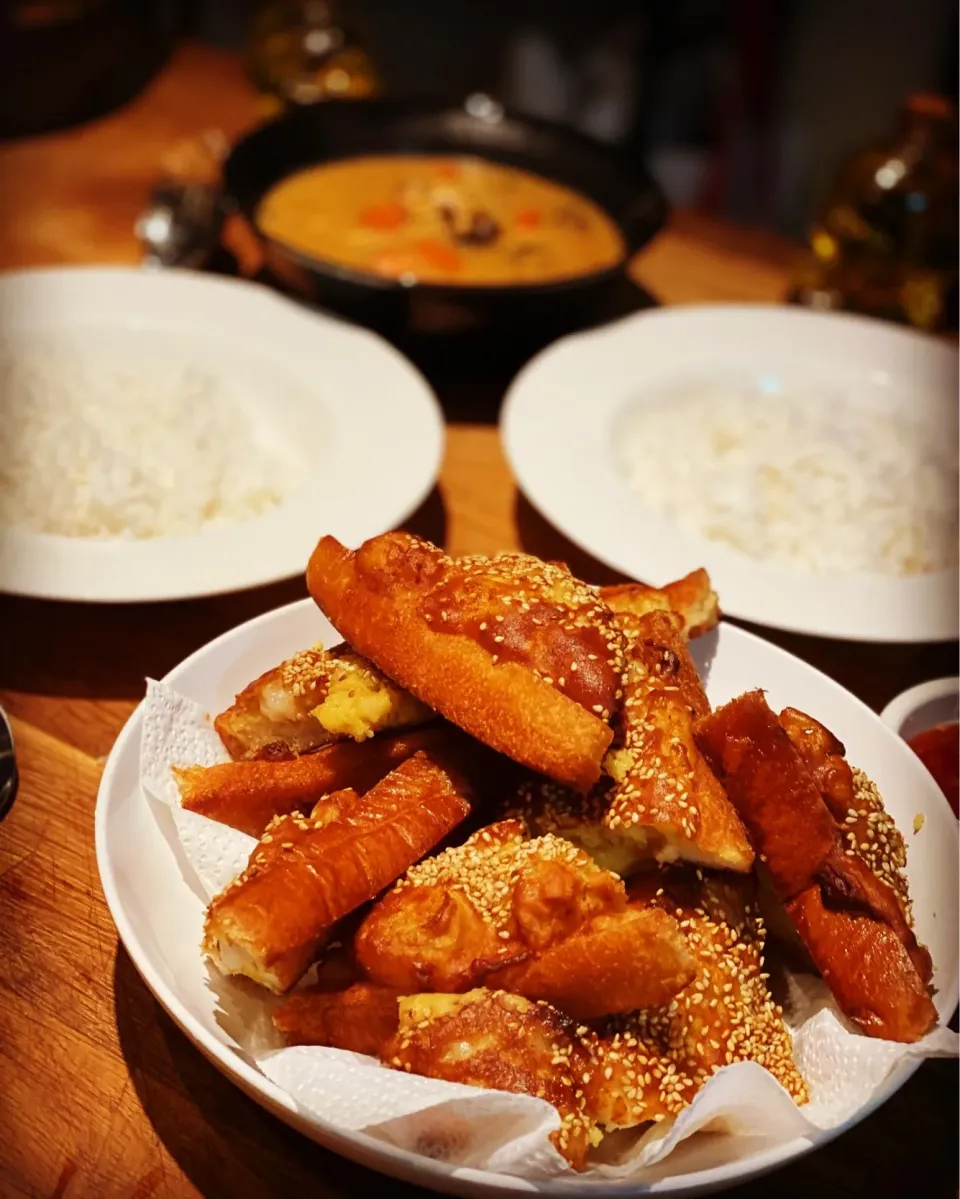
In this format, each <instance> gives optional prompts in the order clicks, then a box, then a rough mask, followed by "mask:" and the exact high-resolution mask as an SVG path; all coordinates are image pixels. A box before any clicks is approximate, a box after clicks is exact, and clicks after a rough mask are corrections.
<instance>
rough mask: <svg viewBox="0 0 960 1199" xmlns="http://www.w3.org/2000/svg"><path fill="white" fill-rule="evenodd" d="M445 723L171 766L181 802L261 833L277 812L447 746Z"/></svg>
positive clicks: (366, 782)
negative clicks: (283, 756)
mask: <svg viewBox="0 0 960 1199" xmlns="http://www.w3.org/2000/svg"><path fill="white" fill-rule="evenodd" d="M452 732H453V730H452V729H451V726H449V725H446V726H444V725H427V726H425V727H424V728H420V729H411V730H410V731H409V732H405V733H397V734H395V735H393V736H390V735H386V734H385V735H382V736H379V737H374V738H373V739H372V740H371V741H364V742H362V743H358V742H355V741H338V742H336V743H335V744H333V745H327V746H325V747H324V748H323V749H319V750H317V751H316V753H310V754H303V755H302V756H301V757H297V758H291V759H289V760H283V761H261V760H241V761H234V762H222V763H220V764H219V765H216V766H187V767H184V768H180V767H174V768H173V774H174V778H175V779H176V782H177V786H178V788H179V790H180V797H181V802H182V804H183V806H184V807H185V808H186V809H187V810H188V811H190V812H198V813H199V814H200V815H201V816H207V817H209V818H210V819H211V820H217V821H219V822H220V823H221V824H228V825H230V826H231V828H236V829H239V830H240V831H241V832H243V833H249V834H250V835H251V836H252V837H260V836H262V834H263V833H264V831H265V830H266V827H267V825H268V824H269V823H270V821H271V820H273V818H274V817H275V816H284V815H289V814H290V813H291V812H303V811H309V809H310V808H311V807H312V806H313V805H314V804H315V803H316V802H317V800H319V799H322V798H323V796H325V795H329V794H330V793H331V792H332V791H341V790H343V789H344V788H347V787H349V788H351V789H352V790H354V791H357V792H359V793H360V794H363V793H364V792H366V791H369V790H370V788H371V787H372V786H374V784H375V783H378V782H379V781H380V780H381V779H382V778H383V777H384V775H386V774H389V772H390V771H391V770H393V769H394V767H396V766H399V765H400V763H401V762H404V761H406V759H407V758H409V757H412V756H413V754H415V753H416V752H417V751H418V750H427V751H437V750H440V749H442V748H443V747H444V746H445V745H448V744H449V743H450V740H451V733H452Z"/></svg>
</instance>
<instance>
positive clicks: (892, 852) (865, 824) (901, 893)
mask: <svg viewBox="0 0 960 1199" xmlns="http://www.w3.org/2000/svg"><path fill="white" fill-rule="evenodd" d="M777 719H778V720H779V722H780V727H781V728H782V729H783V730H784V732H785V733H786V734H787V736H788V737H789V738H790V741H791V742H792V744H793V747H794V749H795V750H796V751H797V753H798V754H799V756H800V758H801V760H802V761H803V763H804V764H805V765H806V766H807V768H808V769H809V770H810V772H811V774H812V775H813V779H814V782H815V783H816V785H817V787H818V789H819V791H820V795H821V797H822V799H823V802H824V803H825V804H826V805H827V807H828V808H829V809H830V813H831V815H832V816H833V818H834V820H835V821H836V822H837V824H838V825H839V826H840V838H841V840H842V841H843V843H844V848H845V850H846V851H847V854H848V856H853V855H857V856H859V857H860V858H862V859H863V861H864V863H865V864H866V865H867V866H868V867H869V869H870V870H871V871H872V872H873V873H874V874H875V875H876V877H877V878H878V879H880V881H881V882H884V883H886V884H887V885H888V886H889V887H891V888H892V889H893V891H894V893H895V894H896V896H897V898H898V899H899V901H900V906H901V907H902V909H903V913H904V916H905V918H906V920H907V922H908V923H911V904H910V892H909V885H908V883H907V876H906V874H905V873H904V868H905V867H906V864H907V847H906V843H905V842H904V840H903V835H902V833H901V832H900V830H899V829H898V828H897V826H896V825H895V824H894V822H893V820H892V819H891V818H890V816H889V815H888V814H887V810H886V808H885V807H884V805H883V797H882V796H881V795H880V792H879V791H878V790H877V787H876V785H875V784H874V783H872V782H871V781H870V779H869V778H868V777H867V776H866V775H865V774H864V772H863V771H862V770H858V769H857V768H856V767H855V766H851V765H850V763H849V762H848V761H847V759H846V757H845V754H846V750H845V749H844V747H843V743H842V742H841V741H839V740H838V739H837V738H836V737H835V736H834V735H833V733H831V732H830V730H829V729H828V728H826V727H825V726H824V725H822V724H821V723H820V722H819V721H818V720H814V718H813V717H812V716H808V715H807V714H806V713H805V712H800V711H798V710H797V709H796V708H784V709H783V711H782V712H781V713H780V715H779V716H778V717H777Z"/></svg>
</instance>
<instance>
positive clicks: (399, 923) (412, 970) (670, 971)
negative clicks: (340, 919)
mask: <svg viewBox="0 0 960 1199" xmlns="http://www.w3.org/2000/svg"><path fill="white" fill-rule="evenodd" d="M355 950H356V955H357V960H358V962H359V963H360V965H361V967H362V968H363V969H364V971H365V972H366V974H367V975H368V977H369V978H371V979H372V980H373V981H374V982H378V983H381V984H383V985H387V986H394V987H398V988H400V989H402V990H405V991H407V992H414V991H453V992H456V991H466V990H469V989H470V988H471V987H475V986H477V985H479V984H480V983H482V982H484V981H485V980H488V981H489V984H490V985H491V986H496V987H498V988H502V989H505V990H510V991H514V992H516V993H518V994H521V995H526V996H528V997H530V998H533V999H545V1000H548V1001H549V1002H551V1003H554V1004H556V1005H558V1006H560V1007H562V1008H563V1010H564V1011H566V1012H568V1014H570V1015H576V1016H578V1017H580V1016H586V1015H591V1016H593V1015H598V1014H604V1013H606V1012H613V1011H629V1010H631V1009H632V1008H635V1007H638V1006H641V1005H643V1004H648V1003H661V1002H665V1001H666V1000H667V999H669V997H670V996H671V995H673V994H675V993H676V992H677V991H678V990H679V989H680V988H681V987H682V986H684V985H685V983H686V982H687V981H689V979H690V977H692V969H693V965H692V961H691V959H690V957H689V954H688V952H687V949H686V945H685V943H684V939H683V937H682V935H681V934H680V931H679V929H678V928H677V926H676V922H675V921H673V920H672V919H671V918H663V917H662V914H659V913H658V914H656V915H653V916H651V915H650V914H649V913H645V914H639V913H636V912H630V911H628V910H627V904H626V895H625V891H624V887H623V883H622V882H621V881H620V879H618V878H617V877H616V876H615V875H613V874H610V873H609V872H608V871H605V870H601V869H600V868H599V867H598V866H596V864H595V863H594V862H592V861H591V859H590V858H589V857H588V856H587V855H586V854H584V853H583V852H582V851H580V850H578V849H577V848H576V847H575V846H573V845H571V844H570V843H569V842H567V841H563V840H561V839H560V838H558V837H552V836H547V837H539V838H535V839H533V840H530V839H528V837H527V830H526V829H525V828H524V826H523V825H522V824H520V823H519V822H517V821H501V822H500V823H498V824H494V825H490V826H489V827H488V828H485V829H481V830H480V831H479V832H477V833H475V834H474V835H473V836H472V837H470V838H469V840H468V841H466V842H465V843H464V844H463V845H461V846H457V847H455V848H452V849H448V850H446V851H445V852H444V853H442V854H439V855H438V856H437V857H435V858H429V859H427V860H426V861H424V862H421V863H420V864H419V865H418V866H415V867H413V868H412V869H411V870H409V871H408V872H407V875H406V876H405V877H404V878H403V879H401V880H400V882H399V883H398V884H397V885H396V887H394V889H393V890H392V891H390V892H389V893H388V894H387V895H386V896H385V897H384V898H383V899H382V900H381V901H380V902H379V903H378V904H377V905H376V906H375V907H374V909H373V910H372V911H371V912H370V914H369V915H368V916H367V917H366V919H365V920H364V922H363V924H362V925H361V928H360V931H359V933H358V935H357V938H356V941H355Z"/></svg>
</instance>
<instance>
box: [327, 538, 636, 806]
mask: <svg viewBox="0 0 960 1199" xmlns="http://www.w3.org/2000/svg"><path fill="white" fill-rule="evenodd" d="M551 572H552V573H551ZM307 585H308V587H309V589H310V593H311V595H312V596H313V598H314V600H315V601H316V602H317V604H318V605H319V606H320V608H321V609H322V610H323V612H324V613H325V615H326V616H327V617H328V618H329V619H330V621H331V622H332V623H333V624H334V625H335V626H336V628H337V629H338V630H339V632H340V633H341V635H342V636H344V637H345V638H347V640H348V641H349V642H350V643H351V644H352V645H353V646H354V647H355V648H356V649H357V650H358V651H360V652H361V653H363V654H365V655H366V656H367V657H368V658H370V660H371V661H373V662H374V663H375V664H376V665H377V666H378V667H379V668H380V669H381V670H382V671H383V672H384V673H385V674H386V675H388V676H389V677H390V678H391V679H393V680H395V681H396V682H397V683H398V684H399V685H400V686H402V687H404V688H406V689H407V690H408V691H410V692H411V693H412V694H414V695H415V696H417V698H418V699H420V700H421V701H422V702H423V703H425V704H427V705H429V706H430V707H431V708H434V709H435V710H436V711H438V712H440V713H442V714H443V715H444V716H445V717H446V718H447V719H448V720H450V721H452V722H453V723H454V724H457V725H459V726H460V727H461V728H463V729H465V730H466V731H467V732H469V733H471V734H472V735H473V736H474V737H476V738H477V739H478V740H480V741H482V742H484V743H485V744H487V745H489V746H491V747H492V748H494V749H497V750H499V751H500V752H501V753H503V754H506V755H507V756H508V757H511V758H513V759H514V760H515V761H518V762H521V763H522V764H524V765H527V766H530V767H531V768H533V769H534V770H537V771H539V772H540V773H543V774H546V775H548V776H549V777H551V778H555V779H557V780H558V781H560V782H564V783H567V784H568V785H569V786H572V787H574V788H575V789H576V790H579V791H586V790H588V789H589V787H590V786H592V784H593V783H594V782H595V781H596V779H597V778H598V777H599V774H600V763H601V760H602V758H603V754H604V751H605V750H606V748H607V746H608V745H609V744H610V741H611V739H612V736H613V733H612V730H611V728H610V726H609V724H608V719H609V717H610V716H611V714H612V708H613V705H614V704H615V703H616V702H618V698H619V697H618V695H617V694H616V692H617V690H618V689H619V668H620V659H619V657H618V654H619V645H618V642H617V640H616V633H615V632H613V631H611V629H610V628H608V627H607V626H606V625H605V624H604V621H608V623H609V618H610V617H611V616H612V614H611V613H610V612H609V610H608V609H607V608H606V606H605V605H603V604H602V603H601V601H599V600H598V599H597V597H596V593H595V592H593V591H592V589H590V588H586V587H585V585H580V584H577V583H576V580H573V578H572V576H570V575H567V574H565V573H564V572H562V571H560V570H559V569H558V568H556V567H547V566H546V565H545V564H543V563H538V562H537V560H536V559H529V558H523V559H522V561H521V560H520V557H519V556H514V559H511V560H510V561H509V562H504V561H503V560H501V559H492V560H483V561H480V560H478V559H470V560H461V561H459V562H458V561H457V560H454V559H450V558H448V557H447V556H446V555H444V554H442V553H441V551H439V550H437V549H436V547H434V546H431V545H429V543H426V542H422V541H419V540H418V539H416V538H413V537H410V536H409V535H406V534H384V535H383V536H381V537H376V538H373V539H371V540H370V541H368V542H366V543H365V544H364V545H363V546H362V547H361V548H360V549H359V550H358V551H356V552H355V553H351V552H350V551H348V550H346V549H345V548H344V547H343V546H342V545H341V544H340V543H339V542H338V541H336V540H335V539H334V538H332V537H325V538H323V539H322V540H321V541H320V542H319V544H318V545H317V547H316V549H315V550H314V553H313V555H312V557H311V559H310V564H309V566H308V569H307ZM558 592H560V593H561V598H560V599H559V600H557V599H556V594H557V593H558ZM447 595H449V597H450V599H449V604H448V605H447V604H445V602H444V598H443V597H444V596H447ZM488 595H489V596H492V597H493V598H491V599H490V601H489V604H488V605H487V606H485V605H486V604H487V600H486V597H487V596H488ZM471 605H472V606H471ZM594 612H595V613H596V614H597V618H596V619H594V618H593V615H592V614H593V613H594ZM458 620H459V623H458ZM500 626H503V627H504V629H505V630H506V631H504V632H498V631H497V629H498V627H500ZM445 629H446V630H458V629H463V630H465V631H444V630H445ZM604 638H606V639H607V640H606V641H605V640H604ZM605 654H606V655H607V656H608V657H609V663H608V662H606V661H604V655H605ZM511 655H512V657H511ZM554 663H557V665H554ZM564 663H566V665H564ZM548 680H549V681H548ZM584 694H588V695H589V698H590V700H591V701H593V702H591V703H590V704H589V708H587V707H584V706H583V704H582V703H581V702H578V701H577V699H575V698H573V696H574V695H580V696H582V695H584ZM593 709H596V710H595V711H594V710H593Z"/></svg>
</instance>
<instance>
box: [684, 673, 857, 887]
mask: <svg viewBox="0 0 960 1199" xmlns="http://www.w3.org/2000/svg"><path fill="white" fill-rule="evenodd" d="M695 733H696V739H697V743H698V745H699V746H700V748H701V749H702V750H703V753H704V755H705V756H706V759H707V761H708V762H709V764H710V766H711V768H712V770H713V772H714V774H715V775H716V776H717V778H719V779H720V781H721V782H722V783H723V785H724V787H725V788H726V791H727V795H728V796H729V797H730V799H731V800H732V801H733V804H734V806H735V807H736V809H737V811H738V812H739V814H740V817H741V819H742V820H743V822H744V824H745V825H746V826H747V828H748V829H749V831H750V837H751V840H752V841H753V844H754V847H755V848H756V850H757V852H758V853H759V854H760V855H761V857H762V859H763V860H764V861H765V862H766V865H767V869H768V870H769V872H770V876H771V878H772V879H773V883H774V886H775V887H776V889H777V893H778V895H779V896H780V897H781V899H786V898H788V897H789V896H791V895H795V894H796V893H797V892H798V891H800V890H802V889H803V888H804V887H805V886H806V885H807V884H808V883H809V882H810V880H811V879H812V878H813V876H814V874H815V873H816V871H817V869H818V867H819V866H820V863H821V862H823V860H824V859H825V858H826V857H827V855H828V854H829V853H830V851H831V849H832V848H833V845H834V842H835V841H836V838H837V825H836V822H835V821H834V819H833V817H832V816H831V814H830V811H829V809H828V808H827V806H826V804H825V803H824V802H823V799H822V797H821V795H820V791H819V789H818V787H817V785H816V783H815V782H814V779H813V776H812V775H811V773H810V771H809V770H808V769H807V768H806V767H805V766H804V764H803V762H802V761H801V759H800V756H799V754H798V753H797V751H796V749H795V748H794V746H793V743H792V742H791V740H790V738H789V737H788V736H787V734H786V733H785V732H784V730H783V729H782V728H781V726H780V723H779V721H778V720H777V718H776V716H775V715H774V713H773V712H772V711H771V710H770V708H769V706H768V705H767V701H766V700H765V699H764V696H763V692H762V691H750V692H747V693H746V694H745V695H741V696H740V697H739V699H735V700H731V701H730V703H728V704H724V705H723V707H722V708H718V709H717V710H716V711H715V712H713V713H711V714H710V715H709V716H704V717H701V718H700V719H699V720H698V721H697V723H696V726H695Z"/></svg>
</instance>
